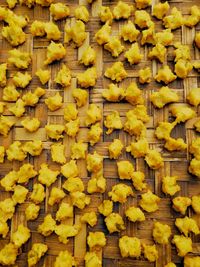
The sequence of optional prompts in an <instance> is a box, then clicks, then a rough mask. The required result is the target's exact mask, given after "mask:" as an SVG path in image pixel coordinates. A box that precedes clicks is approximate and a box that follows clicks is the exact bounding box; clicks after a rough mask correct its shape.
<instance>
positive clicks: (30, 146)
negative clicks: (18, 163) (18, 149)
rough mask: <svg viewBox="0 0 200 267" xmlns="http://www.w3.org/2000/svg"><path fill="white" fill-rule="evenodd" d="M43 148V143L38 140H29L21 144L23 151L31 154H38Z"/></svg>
mask: <svg viewBox="0 0 200 267" xmlns="http://www.w3.org/2000/svg"><path fill="white" fill-rule="evenodd" d="M42 150H43V144H42V141H40V140H35V141H29V142H26V143H25V144H24V145H23V151H25V152H26V153H29V154H30V155H31V156H39V155H40V154H41V152H42Z"/></svg>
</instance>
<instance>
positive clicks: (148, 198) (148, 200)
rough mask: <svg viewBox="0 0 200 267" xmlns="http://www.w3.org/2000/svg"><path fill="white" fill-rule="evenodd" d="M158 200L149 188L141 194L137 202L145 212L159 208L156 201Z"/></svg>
mask: <svg viewBox="0 0 200 267" xmlns="http://www.w3.org/2000/svg"><path fill="white" fill-rule="evenodd" d="M159 202H160V198H159V197H158V196H157V195H155V194H153V193H152V192H151V191H150V190H148V191H147V192H146V193H144V194H142V195H141V200H140V202H139V205H140V207H141V208H143V210H145V211H147V212H155V211H156V210H158V209H159V207H158V203H159Z"/></svg>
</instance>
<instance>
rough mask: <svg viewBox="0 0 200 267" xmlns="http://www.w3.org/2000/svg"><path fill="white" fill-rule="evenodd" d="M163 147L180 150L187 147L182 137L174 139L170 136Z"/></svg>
mask: <svg viewBox="0 0 200 267" xmlns="http://www.w3.org/2000/svg"><path fill="white" fill-rule="evenodd" d="M164 147H165V148H166V149H167V150H169V151H180V150H185V149H186V148H187V144H186V143H185V142H184V140H183V139H182V138H178V139H174V138H171V137H170V138H168V139H167V141H166V143H165V145H164Z"/></svg>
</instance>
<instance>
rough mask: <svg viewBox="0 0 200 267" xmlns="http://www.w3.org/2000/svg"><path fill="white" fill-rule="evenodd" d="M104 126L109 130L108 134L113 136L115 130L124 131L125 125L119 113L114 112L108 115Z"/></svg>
mask: <svg viewBox="0 0 200 267" xmlns="http://www.w3.org/2000/svg"><path fill="white" fill-rule="evenodd" d="M104 125H105V126H106V128H108V130H107V131H106V134H111V133H112V132H113V131H114V130H115V129H117V130H120V129H122V127H123V125H122V121H121V118H120V116H119V113H118V111H116V110H114V111H112V113H110V114H109V115H107V116H106V118H105V120H104Z"/></svg>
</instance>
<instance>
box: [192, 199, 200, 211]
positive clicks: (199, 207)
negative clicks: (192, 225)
mask: <svg viewBox="0 0 200 267" xmlns="http://www.w3.org/2000/svg"><path fill="white" fill-rule="evenodd" d="M192 208H193V210H194V211H195V212H196V213H197V214H200V195H197V196H192Z"/></svg>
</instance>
